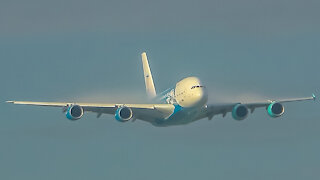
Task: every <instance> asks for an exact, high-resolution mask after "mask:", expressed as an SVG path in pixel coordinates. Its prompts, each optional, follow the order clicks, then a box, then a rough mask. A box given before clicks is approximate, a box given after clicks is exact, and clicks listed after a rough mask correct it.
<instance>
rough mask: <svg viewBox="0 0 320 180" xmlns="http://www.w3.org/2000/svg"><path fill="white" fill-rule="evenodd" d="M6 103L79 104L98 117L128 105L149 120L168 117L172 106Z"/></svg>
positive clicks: (64, 105) (54, 104)
mask: <svg viewBox="0 0 320 180" xmlns="http://www.w3.org/2000/svg"><path fill="white" fill-rule="evenodd" d="M6 102H7V103H12V104H20V105H32V106H49V107H61V108H63V109H65V108H67V107H69V106H72V105H79V106H81V107H82V108H83V110H84V111H89V112H95V113H98V117H99V116H100V115H101V114H115V112H116V110H117V109H118V108H119V107H123V106H125V107H129V108H131V109H132V111H133V113H134V116H135V118H136V119H142V120H150V119H160V118H167V117H169V116H170V115H171V114H172V113H173V111H174V106H173V105H172V104H120V103H119V104H102V103H101V104H100V103H70V102H33V101H6Z"/></svg>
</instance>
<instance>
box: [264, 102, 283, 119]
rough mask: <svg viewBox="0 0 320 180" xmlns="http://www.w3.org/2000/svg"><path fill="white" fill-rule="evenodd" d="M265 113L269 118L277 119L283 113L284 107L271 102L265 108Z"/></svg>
mask: <svg viewBox="0 0 320 180" xmlns="http://www.w3.org/2000/svg"><path fill="white" fill-rule="evenodd" d="M267 112H268V114H269V116H271V117H274V118H275V117H279V116H281V115H282V114H283V113H284V107H283V105H282V104H280V103H277V102H273V103H271V104H270V105H269V106H268V107H267Z"/></svg>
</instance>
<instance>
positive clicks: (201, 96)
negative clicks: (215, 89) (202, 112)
mask: <svg viewBox="0 0 320 180" xmlns="http://www.w3.org/2000/svg"><path fill="white" fill-rule="evenodd" d="M195 98H196V99H197V100H196V101H197V104H201V105H202V104H205V103H206V102H207V98H208V95H207V93H206V91H205V89H202V88H201V89H199V90H198V91H197V92H196V93H195Z"/></svg>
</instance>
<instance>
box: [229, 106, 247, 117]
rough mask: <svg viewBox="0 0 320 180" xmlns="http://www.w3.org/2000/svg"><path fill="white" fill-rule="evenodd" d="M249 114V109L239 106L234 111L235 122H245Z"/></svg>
mask: <svg viewBox="0 0 320 180" xmlns="http://www.w3.org/2000/svg"><path fill="white" fill-rule="evenodd" d="M248 114H249V111H248V108H247V107H246V106H245V105H243V104H237V105H235V106H234V107H233V109H232V117H233V119H235V120H244V119H245V118H246V117H247V116H248Z"/></svg>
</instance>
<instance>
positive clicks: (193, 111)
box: [7, 52, 316, 127]
mask: <svg viewBox="0 0 320 180" xmlns="http://www.w3.org/2000/svg"><path fill="white" fill-rule="evenodd" d="M141 57H142V65H143V71H144V79H145V86H146V93H147V95H148V97H149V98H150V99H151V100H152V101H150V102H154V103H148V104H123V103H118V104H108V103H106V104H100V103H70V102H32V101H7V102H8V103H13V104H25V105H34V106H51V107H60V108H63V111H64V112H65V113H66V117H67V118H68V119H69V120H73V121H74V120H78V119H80V118H81V117H82V116H83V114H84V112H86V111H89V112H94V113H97V117H100V116H101V114H112V115H114V117H115V119H116V120H118V121H120V122H127V121H130V120H136V119H139V120H142V121H146V122H149V123H151V124H152V125H154V126H160V127H165V126H173V125H184V124H188V123H191V122H194V121H197V120H200V119H203V118H208V119H209V120H210V119H212V117H213V116H214V115H218V114H222V116H223V117H225V116H226V114H227V113H228V112H231V114H232V117H233V118H234V119H235V120H243V119H245V118H246V117H247V116H248V114H249V110H250V112H251V113H252V112H253V111H254V110H255V108H260V107H263V108H266V110H267V113H268V115H269V116H271V117H273V118H276V117H279V116H281V115H283V113H284V107H283V105H282V103H287V102H294V101H304V100H315V99H316V97H315V95H314V94H312V96H311V97H303V98H293V99H282V100H265V101H262V102H253V103H241V102H236V103H228V104H208V103H207V101H208V91H207V89H206V87H205V86H204V85H203V84H202V82H201V81H200V79H199V78H197V77H187V78H184V79H182V80H181V81H179V82H177V83H176V85H175V86H174V87H173V88H170V89H167V90H166V91H164V92H162V93H160V94H156V90H155V87H154V83H153V79H152V75H151V71H150V67H149V63H148V59H147V55H146V53H145V52H143V53H142V54H141Z"/></svg>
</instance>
